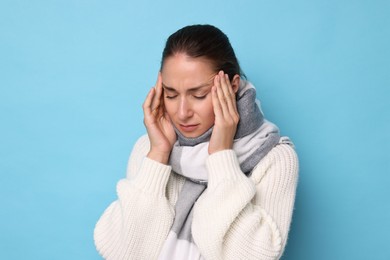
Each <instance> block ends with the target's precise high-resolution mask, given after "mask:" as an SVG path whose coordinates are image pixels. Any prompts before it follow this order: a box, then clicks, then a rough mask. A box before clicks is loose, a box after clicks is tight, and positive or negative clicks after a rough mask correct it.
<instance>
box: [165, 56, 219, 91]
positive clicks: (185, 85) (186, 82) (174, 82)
mask: <svg viewBox="0 0 390 260" xmlns="http://www.w3.org/2000/svg"><path fill="white" fill-rule="evenodd" d="M215 75H216V72H215V71H214V69H213V65H212V63H211V62H210V61H209V60H207V59H204V58H191V57H188V56H187V55H185V54H176V55H174V56H171V57H169V58H167V59H166V60H165V61H164V65H163V67H162V70H161V76H162V81H163V84H164V86H166V87H170V88H174V89H183V90H184V89H190V88H194V87H199V86H203V85H205V84H211V83H212V81H213V79H214V76H215Z"/></svg>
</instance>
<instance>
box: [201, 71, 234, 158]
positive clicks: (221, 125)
mask: <svg viewBox="0 0 390 260" xmlns="http://www.w3.org/2000/svg"><path fill="white" fill-rule="evenodd" d="M212 100H213V108H214V114H215V124H214V129H213V132H212V134H211V139H210V143H209V148H208V152H209V154H212V153H215V152H218V151H222V150H226V149H232V148H233V140H234V135H235V134H236V130H237V125H238V121H239V120H240V116H239V114H238V111H237V103H236V94H235V93H234V91H233V88H232V86H231V84H230V80H229V77H228V75H227V74H225V73H224V72H223V71H220V72H219V73H218V74H217V75H216V76H215V77H214V86H213V88H212Z"/></svg>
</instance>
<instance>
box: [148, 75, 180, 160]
mask: <svg viewBox="0 0 390 260" xmlns="http://www.w3.org/2000/svg"><path fill="white" fill-rule="evenodd" d="M142 107H143V110H144V124H145V127H146V130H147V132H148V136H149V140H150V150H149V153H148V155H147V157H149V158H150V159H152V160H155V161H158V162H160V163H164V164H167V163H168V160H169V155H170V153H171V151H172V148H173V145H174V143H175V142H176V139H177V137H176V133H175V130H174V129H173V126H172V123H171V120H170V118H169V116H168V113H167V112H166V110H165V107H164V97H163V88H162V79H161V73H160V72H159V73H158V78H157V82H156V85H155V86H154V87H153V88H152V89H151V90H150V91H149V93H148V96H147V97H146V99H145V102H144V104H143V106H142Z"/></svg>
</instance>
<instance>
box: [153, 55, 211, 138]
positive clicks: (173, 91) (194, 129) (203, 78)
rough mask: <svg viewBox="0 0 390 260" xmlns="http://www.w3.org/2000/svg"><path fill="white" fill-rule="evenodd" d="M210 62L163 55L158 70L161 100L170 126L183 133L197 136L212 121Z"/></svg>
mask: <svg viewBox="0 0 390 260" xmlns="http://www.w3.org/2000/svg"><path fill="white" fill-rule="evenodd" d="M216 74H217V73H216V72H215V71H214V70H213V69H212V65H211V64H210V62H209V61H208V60H206V59H204V58H190V57H188V56H187V55H185V54H176V55H174V56H171V57H168V58H166V59H165V61H164V64H163V68H162V71H161V76H162V84H163V89H164V92H163V95H164V104H165V108H166V111H167V113H168V115H169V117H170V118H171V121H172V123H173V124H174V126H175V127H176V128H177V129H178V130H179V131H180V132H181V133H182V134H183V135H184V136H185V137H198V136H200V135H202V134H203V133H205V132H206V131H207V130H208V129H209V128H210V127H212V126H213V125H214V119H215V115H214V110H213V105H212V99H211V88H212V86H213V84H214V76H215V75H216Z"/></svg>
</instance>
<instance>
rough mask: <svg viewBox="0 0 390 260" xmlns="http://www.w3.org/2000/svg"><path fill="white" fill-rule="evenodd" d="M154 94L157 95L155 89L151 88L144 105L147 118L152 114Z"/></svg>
mask: <svg viewBox="0 0 390 260" xmlns="http://www.w3.org/2000/svg"><path fill="white" fill-rule="evenodd" d="M154 93H155V89H154V88H151V89H150V91H149V93H148V95H147V96H146V99H145V101H144V104H143V105H142V108H143V110H144V115H145V116H149V115H150V114H151V113H152V109H151V104H152V100H153V97H154Z"/></svg>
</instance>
